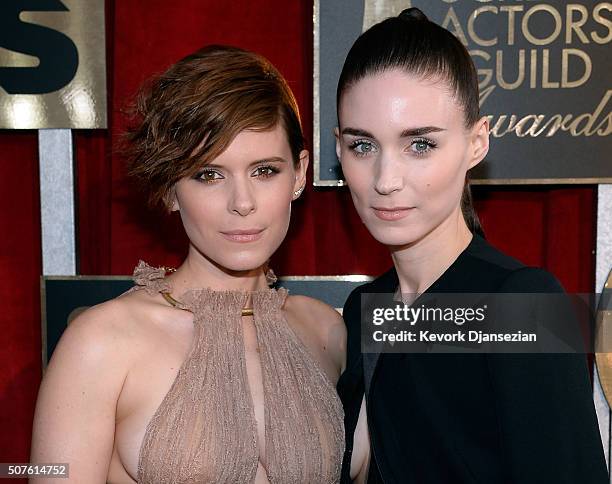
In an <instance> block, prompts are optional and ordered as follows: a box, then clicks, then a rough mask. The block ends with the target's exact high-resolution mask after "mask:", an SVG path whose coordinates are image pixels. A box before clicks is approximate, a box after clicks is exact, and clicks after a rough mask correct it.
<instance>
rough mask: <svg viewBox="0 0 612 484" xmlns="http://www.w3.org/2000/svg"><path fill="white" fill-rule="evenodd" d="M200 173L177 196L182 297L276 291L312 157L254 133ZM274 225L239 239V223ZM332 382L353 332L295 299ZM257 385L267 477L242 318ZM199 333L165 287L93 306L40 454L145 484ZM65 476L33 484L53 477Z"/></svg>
mask: <svg viewBox="0 0 612 484" xmlns="http://www.w3.org/2000/svg"><path fill="white" fill-rule="evenodd" d="M213 164H214V165H215V166H214V167H213V166H207V167H205V168H203V171H202V172H201V173H199V174H198V176H199V178H198V179H196V178H184V179H182V180H180V181H179V182H178V183H177V184H176V185H175V189H174V190H173V192H172V193H171V194H170V198H169V207H170V208H171V209H172V210H179V211H180V214H181V218H182V220H183V224H184V227H185V230H186V232H187V234H188V236H189V239H190V246H189V251H188V255H187V258H186V259H185V261H184V263H183V264H182V265H181V266H180V267H179V268H178V269H177V271H176V272H175V273H173V274H171V275H169V276H168V280H169V281H170V283H171V285H172V287H173V296H174V297H176V298H177V299H179V300H180V296H181V294H183V293H184V292H185V291H186V290H187V289H189V288H200V287H209V288H212V289H215V290H230V289H231V290H256V289H263V288H267V287H268V286H267V282H266V279H265V274H264V268H265V264H266V262H267V261H268V259H269V257H270V256H271V255H272V254H273V253H274V251H275V250H276V249H277V248H278V246H279V245H280V243H281V242H282V240H283V238H284V237H285V235H286V232H287V227H288V224H289V216H290V211H291V210H290V206H291V202H292V201H293V200H294V199H295V198H297V197H296V196H295V194H294V191H296V190H298V189H300V188H302V187H303V186H304V184H305V183H306V168H307V166H308V152H306V151H302V152H301V153H300V157H299V163H298V164H297V166H295V165H294V162H293V160H292V155H291V150H290V147H289V143H288V141H287V136H286V133H285V130H284V129H283V128H282V127H281V126H279V125H277V126H275V127H274V129H272V130H268V131H249V130H246V131H243V132H241V133H239V134H238V135H237V137H236V138H235V139H234V140H233V141H232V143H231V144H230V145H229V147H228V148H227V149H226V150H225V151H224V152H223V153H222V154H221V155H220V156H219V157H217V158H216V159H215V160H213ZM253 228H256V229H258V230H260V229H261V230H263V232H262V235H261V237H260V238H259V239H258V240H256V241H249V242H244V241H243V242H236V241H235V240H229V239H228V238H227V237H225V236H224V235H223V234H224V233H226V232H227V231H231V230H245V229H253ZM282 310H283V314H284V316H285V318H286V320H287V323H288V324H289V325H290V327H291V328H292V329H293V330H294V331H295V333H296V334H297V335H298V337H299V338H300V339H301V341H302V342H303V343H304V345H305V346H306V347H307V349H308V350H309V351H310V353H311V354H312V356H313V357H314V358H315V360H316V361H317V362H318V364H319V365H320V367H321V368H322V369H323V371H324V373H325V374H326V375H327V377H328V378H329V380H330V381H331V382H332V383H333V384H335V383H336V382H337V380H338V378H339V376H340V374H341V372H342V371H344V365H345V352H346V330H345V326H344V322H343V321H342V318H341V317H340V315H339V314H338V312H337V311H335V310H334V309H333V308H331V307H330V306H328V305H326V304H324V303H322V302H320V301H317V300H315V299H312V298H309V297H306V296H288V297H287V299H286V301H285V304H284V306H283V308H282ZM242 323H243V332H244V348H245V355H246V366H247V375H248V383H249V387H250V390H251V395H252V397H253V403H254V407H255V417H256V421H257V432H258V443H259V451H260V461H259V465H258V469H257V475H256V481H255V482H256V483H258V484H260V483H267V482H268V478H267V474H266V470H265V468H264V467H263V465H262V464H261V462H262V461H264V456H265V452H266V449H265V428H264V409H265V407H264V400H263V386H262V376H261V375H262V374H261V367H260V362H259V353H258V352H257V338H256V333H255V329H254V325H253V321H252V316H245V317H243V318H242ZM192 339H193V314H192V313H190V312H188V311H184V310H181V309H177V308H174V307H171V306H170V305H169V304H168V303H167V302H166V301H165V300H164V298H163V297H162V296H161V295H160V294H157V295H155V296H150V295H148V294H147V293H146V292H145V291H136V292H133V293H130V294H126V295H122V296H119V297H118V298H115V299H113V300H110V301H108V302H105V303H103V304H100V305H97V306H94V307H92V308H90V309H88V310H87V311H85V312H84V313H82V314H81V315H79V316H78V317H77V318H76V319H75V320H74V321H73V322H71V323H70V325H69V326H68V328H67V329H66V331H65V332H64V334H63V335H62V338H61V340H60V342H59V343H58V345H57V347H56V349H55V351H54V353H53V356H52V358H51V360H50V362H49V365H48V367H47V370H46V373H45V376H44V378H43V381H42V384H41V387H40V391H39V395H38V401H37V405H36V413H35V418H34V429H33V437H32V451H31V458H30V461H31V462H33V463H36V462H39V463H49V462H68V463H70V478H69V479H67V480H66V482H75V483H76V482H78V483H83V482H87V483H104V482H108V483H112V484H118V483H121V484H123V483H134V482H136V476H137V465H138V453H139V449H140V445H141V443H142V439H143V437H144V433H145V429H146V426H147V424H148V423H149V421H150V419H151V417H152V416H153V414H154V412H155V411H156V409H157V408H158V407H159V405H160V404H161V402H162V400H163V398H164V396H165V395H166V393H167V392H168V390H169V389H170V386H171V384H172V382H173V381H174V379H175V377H176V375H177V372H178V368H179V367H180V366H181V364H182V362H183V361H184V359H185V356H186V354H187V351H188V349H189V347H190V345H191V342H192ZM55 481H56V480H55V479H53V480H52V479H33V480H32V482H37V483H43V482H49V483H54V482H55Z"/></svg>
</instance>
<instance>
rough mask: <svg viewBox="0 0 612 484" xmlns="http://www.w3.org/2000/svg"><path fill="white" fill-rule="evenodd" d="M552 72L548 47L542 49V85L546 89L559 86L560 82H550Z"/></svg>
mask: <svg viewBox="0 0 612 484" xmlns="http://www.w3.org/2000/svg"><path fill="white" fill-rule="evenodd" d="M549 74H550V59H549V52H548V49H543V50H542V87H543V88H544V89H556V88H558V87H559V83H558V82H550V81H549V80H548V76H549Z"/></svg>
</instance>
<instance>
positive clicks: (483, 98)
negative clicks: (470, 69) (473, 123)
mask: <svg viewBox="0 0 612 484" xmlns="http://www.w3.org/2000/svg"><path fill="white" fill-rule="evenodd" d="M495 87H496V86H489V87H486V88H485V89H482V90H481V91H480V95H479V99H478V105H479V106H480V107H481V108H482V105H483V104H484V102H485V101H486V100H487V98H488V97H489V95H490V94H491V93H492V92H493V90H494V89H495Z"/></svg>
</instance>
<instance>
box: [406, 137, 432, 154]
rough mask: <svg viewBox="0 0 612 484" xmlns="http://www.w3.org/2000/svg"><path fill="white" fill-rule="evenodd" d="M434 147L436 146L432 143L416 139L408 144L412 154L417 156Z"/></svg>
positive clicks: (427, 140) (424, 139)
mask: <svg viewBox="0 0 612 484" xmlns="http://www.w3.org/2000/svg"><path fill="white" fill-rule="evenodd" d="M436 146H437V144H436V143H435V142H434V141H432V140H429V139H426V138H417V139H414V140H412V143H410V147H411V149H412V152H413V153H414V154H416V155H418V156H421V155H424V154H425V153H427V152H429V151H431V150H433V149H434V148H436Z"/></svg>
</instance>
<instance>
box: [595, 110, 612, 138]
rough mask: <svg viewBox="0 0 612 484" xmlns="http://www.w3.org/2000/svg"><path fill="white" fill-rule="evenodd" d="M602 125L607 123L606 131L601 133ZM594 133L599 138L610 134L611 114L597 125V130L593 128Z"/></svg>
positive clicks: (611, 126) (611, 129)
mask: <svg viewBox="0 0 612 484" xmlns="http://www.w3.org/2000/svg"><path fill="white" fill-rule="evenodd" d="M604 123H608V129H604V130H603V131H601V130H602V129H603V128H602V126H603V124H604ZM595 132H596V133H597V134H598V135H599V136H608V135H609V134H610V133H612V113H609V114H608V115H607V116H606V117H605V118H604V119H603V120H602V122H601V123H599V124H598V125H597V128H595Z"/></svg>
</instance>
